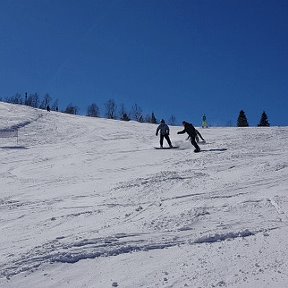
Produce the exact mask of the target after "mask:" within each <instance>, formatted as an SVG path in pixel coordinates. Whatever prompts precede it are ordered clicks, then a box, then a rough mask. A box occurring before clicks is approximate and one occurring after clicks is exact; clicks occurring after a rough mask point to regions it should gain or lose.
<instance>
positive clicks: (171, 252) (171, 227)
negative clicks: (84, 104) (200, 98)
mask: <svg viewBox="0 0 288 288" xmlns="http://www.w3.org/2000/svg"><path fill="white" fill-rule="evenodd" d="M181 120H182V119H181ZM183 120H186V121H189V120H190V119H183ZM15 127H18V129H19V139H18V143H17V139H16V138H0V162H1V166H0V175H1V186H0V212H1V218H0V227H1V234H0V251H1V254H0V287H1V288H12V287H17V288H26V287H27V288H28V287H29V288H31V287H41V288H48V287H51V288H52V287H53V288H54V287H61V288H62V287H67V288H68V287H69V288H79V287H93V288H95V287H96V288H102V287H103V288H104V287H105V288H107V287H108V288H109V287H125V288H127V287H131V288H134V287H135V288H138V287H151V288H152V287H177V288H178V287H193V288H194V287H196V288H200V287H201V288H208V287H232V288H233V287H245V288H247V287H253V288H257V287H259V288H263V287H267V288H268V287H269V288H271V287H277V288H278V287H281V288H285V287H288V253H287V251H288V241H287V235H288V225H287V224H288V128H287V127H271V128H258V127H257V128H235V127H234V128H209V129H202V128H199V131H200V133H201V134H202V135H203V137H204V138H205V140H206V144H200V147H201V149H202V152H200V153H194V152H193V150H194V148H193V147H192V145H191V144H190V143H189V141H187V140H186V137H187V135H183V134H182V135H178V134H177V131H180V130H182V127H170V128H171V131H170V137H171V140H172V143H173V144H174V145H179V149H171V150H169V149H167V150H166V149H165V150H156V149H154V147H158V146H159V138H158V137H156V136H155V131H156V128H157V125H153V124H141V123H137V122H133V121H131V122H121V121H116V120H107V119H100V118H89V117H84V116H72V115H67V114H62V113H56V112H50V113H49V112H46V111H43V110H38V109H32V108H29V107H25V106H19V105H9V104H5V103H0V129H7V128H15ZM165 144H166V145H167V143H165Z"/></svg>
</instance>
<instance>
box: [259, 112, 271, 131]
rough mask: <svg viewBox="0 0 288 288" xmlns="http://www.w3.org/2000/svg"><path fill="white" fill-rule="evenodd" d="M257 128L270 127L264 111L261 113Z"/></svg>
mask: <svg viewBox="0 0 288 288" xmlns="http://www.w3.org/2000/svg"><path fill="white" fill-rule="evenodd" d="M258 126H259V127H269V126H270V123H269V121H268V116H267V114H266V112H265V111H264V112H263V113H262V116H261V119H260V123H259V124H258Z"/></svg>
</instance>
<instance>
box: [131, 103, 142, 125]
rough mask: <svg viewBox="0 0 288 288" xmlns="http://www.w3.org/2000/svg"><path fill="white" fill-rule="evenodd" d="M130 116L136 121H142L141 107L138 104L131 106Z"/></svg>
mask: <svg viewBox="0 0 288 288" xmlns="http://www.w3.org/2000/svg"><path fill="white" fill-rule="evenodd" d="M131 117H132V119H134V120H136V121H138V122H144V118H143V114H142V109H141V107H140V106H139V105H137V104H134V105H133V106H132V108H131Z"/></svg>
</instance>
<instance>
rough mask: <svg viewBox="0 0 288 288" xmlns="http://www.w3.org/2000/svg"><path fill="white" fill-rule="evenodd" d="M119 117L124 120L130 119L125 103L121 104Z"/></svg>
mask: <svg viewBox="0 0 288 288" xmlns="http://www.w3.org/2000/svg"><path fill="white" fill-rule="evenodd" d="M119 118H120V120H122V121H130V117H129V115H128V113H127V111H126V108H125V105H124V104H121V106H120V110H119Z"/></svg>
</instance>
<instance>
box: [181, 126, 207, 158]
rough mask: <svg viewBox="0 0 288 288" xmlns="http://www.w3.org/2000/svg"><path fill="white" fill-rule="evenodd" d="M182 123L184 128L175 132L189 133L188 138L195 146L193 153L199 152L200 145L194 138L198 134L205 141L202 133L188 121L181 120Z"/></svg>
mask: <svg viewBox="0 0 288 288" xmlns="http://www.w3.org/2000/svg"><path fill="white" fill-rule="evenodd" d="M182 124H183V126H184V130H182V131H179V132H177V134H184V133H187V134H188V135H189V137H188V138H189V139H190V141H191V144H192V145H193V146H194V147H195V150H194V152H195V153H197V152H200V151H201V149H200V147H199V146H198V144H197V140H196V139H197V137H198V136H199V137H200V138H201V139H202V140H203V141H205V140H204V138H203V137H202V135H201V134H200V133H199V131H197V130H196V129H195V127H194V126H193V125H192V124H191V123H188V122H186V121H183V122H182Z"/></svg>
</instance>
